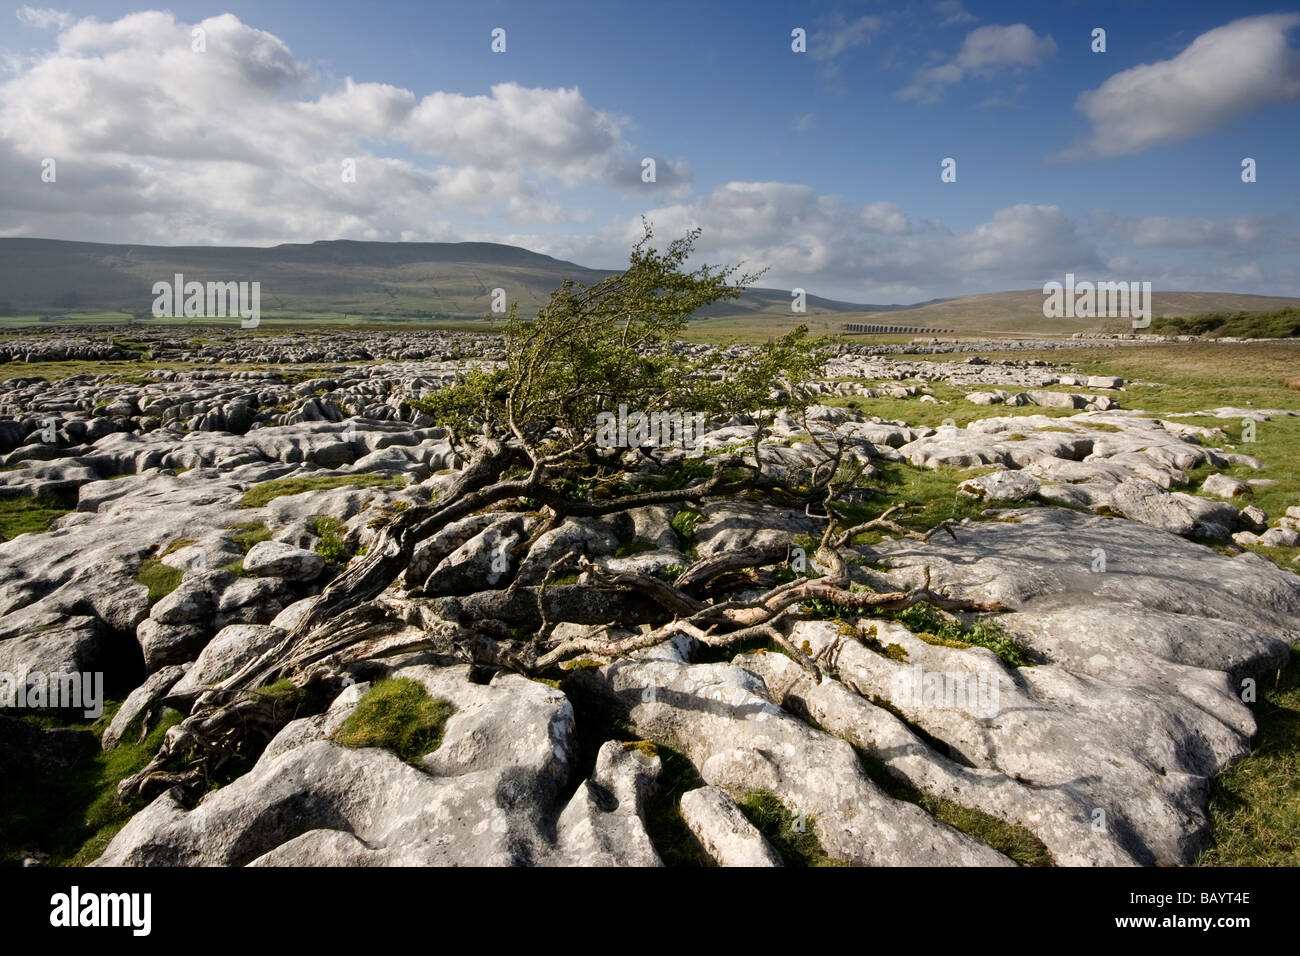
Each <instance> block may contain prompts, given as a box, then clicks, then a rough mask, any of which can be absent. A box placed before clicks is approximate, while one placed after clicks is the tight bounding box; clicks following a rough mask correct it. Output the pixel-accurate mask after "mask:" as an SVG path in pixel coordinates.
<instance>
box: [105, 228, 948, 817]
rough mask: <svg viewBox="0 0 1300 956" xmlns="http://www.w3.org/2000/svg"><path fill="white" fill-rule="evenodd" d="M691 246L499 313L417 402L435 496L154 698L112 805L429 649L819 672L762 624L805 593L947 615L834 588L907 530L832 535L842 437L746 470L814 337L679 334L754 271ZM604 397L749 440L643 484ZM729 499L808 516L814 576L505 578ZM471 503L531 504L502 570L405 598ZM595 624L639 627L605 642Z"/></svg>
mask: <svg viewBox="0 0 1300 956" xmlns="http://www.w3.org/2000/svg"><path fill="white" fill-rule="evenodd" d="M698 236H699V230H694V231H692V232H690V233H688V234H687V235H686V236H684V237H682V238H680V239H677V240H675V241H673V242H671V243H669V245H668V246H667V248H666V249H665V250H664V251H662V252H660V251H657V250H656V249H655V248H654V247H653V246H652V244H651V239H652V231H651V229H650V227H649V226H648V225H647V226H646V227H645V233H644V235H643V236H642V238H641V239H640V240H639V241H638V242H637V243H636V245H635V246H634V248H633V250H632V254H631V258H630V262H629V265H628V268H627V269H626V270H625V271H623V272H621V273H618V274H616V275H612V276H610V277H608V278H606V279H603V280H601V281H600V282H597V283H595V284H594V285H590V286H586V285H582V284H579V283H574V282H571V281H567V280H566V281H565V282H564V283H563V284H562V285H561V287H560V288H559V289H557V290H556V291H555V292H554V293H553V294H552V295H551V297H550V300H549V302H548V303H547V304H546V306H545V307H543V308H542V309H541V310H540V311H539V312H538V314H537V315H536V316H535V317H534V318H532V319H529V320H524V319H521V318H519V317H518V316H517V315H516V314H515V309H514V308H513V307H512V309H511V312H510V315H509V317H508V319H507V322H506V324H505V327H504V335H505V360H504V362H502V363H500V364H499V365H498V366H497V367H495V368H491V369H487V368H484V369H480V370H477V371H473V372H471V373H469V374H467V375H466V376H465V377H464V379H463V380H462V381H460V382H458V383H457V384H455V385H453V386H451V387H449V388H445V389H442V390H440V391H438V392H436V393H434V394H433V395H431V396H430V397H428V398H427V399H425V400H424V401H423V402H422V407H423V409H424V410H426V411H428V412H430V413H431V414H432V415H433V416H434V417H435V419H436V420H437V421H438V422H439V424H441V425H444V426H446V427H447V428H448V429H449V433H450V435H451V437H452V439H453V441H454V442H455V444H456V445H457V447H458V448H459V449H460V450H461V451H462V454H463V455H464V457H465V458H466V460H467V464H466V466H465V467H464V469H463V470H462V471H461V472H460V473H459V474H458V475H457V476H456V478H455V479H454V480H453V481H452V482H451V483H450V485H449V487H446V488H445V489H443V491H442V493H441V494H440V495H439V496H438V497H437V498H436V499H435V500H433V501H431V502H430V503H428V504H424V505H421V506H417V507H411V508H408V509H407V510H406V511H404V512H402V513H401V514H400V515H398V516H397V517H395V518H394V519H393V520H391V521H390V522H389V523H388V524H387V525H386V526H385V527H384V528H383V529H382V531H381V532H380V534H379V537H378V540H377V541H376V542H375V543H374V544H372V545H371V547H370V549H369V550H368V552H367V553H366V554H364V555H361V556H358V557H356V558H354V559H353V560H352V561H351V562H350V563H349V565H348V566H347V567H346V568H345V569H344V570H343V571H342V572H341V573H340V574H339V576H338V577H337V578H335V579H334V580H333V581H332V582H331V583H330V584H329V585H328V586H327V587H326V588H325V590H324V591H323V592H322V593H321V594H320V595H319V597H318V598H316V600H315V604H314V605H313V607H312V609H311V610H310V612H309V613H308V614H307V615H306V616H305V617H304V618H303V620H302V621H301V622H300V623H299V624H298V625H297V626H296V627H295V628H293V630H292V631H291V632H289V633H288V634H287V635H286V636H285V637H284V638H283V640H282V641H281V642H280V643H279V644H278V645H277V646H275V647H273V648H271V649H270V650H268V651H267V652H266V653H264V654H262V655H261V656H260V657H258V658H257V659H255V660H253V661H251V662H250V663H248V664H247V665H246V666H244V667H243V668H242V669H240V670H239V671H238V672H237V673H236V674H234V675H233V676H231V677H230V678H228V679H227V680H225V681H224V682H223V683H222V684H221V685H219V686H218V687H216V688H213V689H210V690H207V691H203V692H195V693H191V694H188V695H185V696H183V697H171V698H167V699H165V700H164V701H162V702H160V703H163V704H169V705H171V706H175V707H179V708H181V709H182V710H184V711H186V712H188V714H189V716H188V717H187V718H186V719H185V720H184V721H183V722H182V723H181V724H180V725H178V726H177V727H175V728H173V729H172V731H171V732H170V733H169V735H168V738H167V741H166V743H165V744H164V745H163V747H162V749H161V750H160V751H159V754H158V755H157V757H156V758H155V759H154V760H153V762H152V763H151V764H150V765H149V766H148V767H147V768H145V770H143V771H142V772H141V773H140V774H138V775H136V776H135V777H133V778H131V779H130V780H128V781H125V782H124V783H123V787H122V790H123V793H124V794H127V793H136V794H141V795H148V794H149V793H151V792H157V791H158V790H160V789H163V788H166V787H170V786H175V785H178V784H179V785H182V786H187V785H195V784H198V783H199V782H200V781H202V780H204V779H207V777H208V775H209V774H210V773H212V772H213V771H215V770H219V768H220V766H221V765H222V764H223V763H224V762H226V761H227V760H229V759H230V758H232V757H233V756H235V755H236V754H238V753H240V752H241V750H244V749H246V748H247V747H248V746H255V745H256V744H257V742H258V740H259V738H260V739H261V740H265V739H267V738H269V737H270V736H271V735H273V734H274V733H275V731H276V730H277V729H278V728H279V727H280V726H282V725H283V724H284V723H285V722H286V721H287V720H288V719H289V718H290V717H292V716H293V715H294V713H296V712H297V711H298V710H299V709H300V705H301V704H302V702H303V701H305V700H308V699H310V700H313V701H315V702H316V703H317V704H318V705H319V704H320V702H321V701H325V702H328V700H330V699H332V697H333V696H334V695H335V694H337V693H338V691H339V690H340V689H341V688H342V686H344V683H345V681H346V680H348V679H349V678H352V679H356V678H362V679H365V678H368V677H369V676H371V675H373V674H375V673H380V672H382V670H383V667H384V665H383V663H382V662H383V660H384V659H385V658H389V657H392V656H393V655H396V654H400V653H408V652H412V651H421V650H423V651H431V652H435V653H438V654H442V655H447V656H450V657H454V658H456V659H460V660H465V661H470V662H473V663H476V664H481V665H487V666H491V667H496V668H506V669H511V670H516V671H519V672H522V673H527V674H543V673H546V672H548V671H551V670H553V669H555V668H556V667H558V665H559V664H561V663H562V662H563V661H565V660H567V659H570V658H572V657H574V656H576V655H579V654H585V655H591V654H595V655H601V656H607V657H611V658H612V657H617V656H620V655H624V654H627V653H629V652H631V651H632V650H635V649H637V648H640V647H644V646H648V645H650V644H654V643H658V642H660V641H663V640H665V639H667V638H668V637H671V636H672V635H673V634H677V633H684V634H690V635H692V636H694V637H696V638H697V639H699V640H700V641H703V642H704V643H705V644H709V645H715V646H721V645H727V644H732V643H735V642H738V641H742V640H745V639H747V638H750V637H754V636H758V635H765V636H767V637H769V638H771V639H772V640H775V641H776V642H777V643H779V644H781V645H782V646H784V647H785V648H786V649H787V651H788V652H789V653H790V654H791V656H792V657H794V658H795V659H796V660H798V661H799V662H800V663H801V664H803V665H804V666H805V667H808V668H810V669H812V670H818V669H819V667H820V666H821V665H820V664H819V662H817V661H810V660H808V659H807V658H806V657H805V655H804V654H803V653H802V652H801V651H800V650H799V649H798V648H795V647H793V646H791V645H790V644H789V643H788V641H787V639H786V638H785V636H784V635H783V633H782V631H781V630H780V628H779V626H778V625H780V623H781V622H782V620H783V619H784V618H785V617H787V616H788V615H790V614H792V613H795V612H796V611H797V610H798V607H799V605H800V604H801V603H802V602H804V601H807V600H810V599H821V600H826V601H832V602H835V603H838V604H841V605H847V606H850V607H858V608H862V609H870V608H898V607H903V606H906V605H908V604H911V603H914V602H915V601H919V600H928V601H933V602H935V603H937V604H940V605H944V606H950V605H951V604H952V602H950V601H947V600H946V599H944V598H942V597H941V596H937V595H933V594H930V593H929V591H928V589H922V590H920V591H917V592H912V593H901V592H893V593H880V594H876V593H859V592H853V591H850V590H849V588H848V573H847V569H846V567H845V564H844V561H843V559H842V557H841V556H840V553H839V549H840V548H841V547H843V546H844V545H845V544H846V543H847V542H848V541H849V540H850V539H851V538H852V536H853V535H854V534H856V533H857V532H859V531H862V530H866V529H867V528H870V527H888V528H890V529H892V530H894V531H896V532H898V533H907V532H905V531H904V530H903V529H902V528H901V527H899V526H898V525H896V524H895V523H894V522H892V521H891V520H890V515H891V514H892V513H893V512H894V511H895V510H897V509H896V508H895V509H890V511H888V512H886V513H885V514H883V515H881V516H880V517H879V518H877V519H875V520H874V521H871V522H868V523H867V524H865V525H858V526H856V527H853V528H843V527H841V524H842V522H840V521H838V520H837V516H836V514H835V512H834V510H833V509H834V505H835V500H836V498H837V496H838V495H840V494H841V493H842V492H843V491H845V490H846V489H848V488H850V487H852V486H853V485H854V484H855V482H856V480H857V478H858V476H859V474H860V470H861V469H860V466H856V465H854V464H853V462H852V461H851V460H849V459H847V458H846V457H845V455H844V447H843V445H841V444H839V443H838V442H833V441H830V442H828V441H826V440H825V439H824V438H818V437H817V436H816V435H815V434H814V442H815V444H816V445H817V447H818V448H819V449H820V452H821V460H820V461H818V462H816V463H814V464H813V465H812V466H810V467H809V468H807V469H803V470H801V471H800V472H799V473H797V474H794V475H792V474H791V473H789V472H788V470H785V469H771V468H769V467H766V466H765V456H764V454H763V452H762V450H761V449H760V444H759V443H760V440H761V438H762V437H763V436H764V434H765V433H766V430H767V428H768V427H769V426H770V425H771V423H772V419H773V417H774V415H775V414H776V413H777V412H778V411H779V410H780V409H783V408H784V409H787V410H790V411H791V412H793V413H795V414H798V413H801V412H803V411H805V410H806V407H807V405H808V404H809V401H810V398H809V396H808V395H807V394H806V392H805V390H804V385H805V384H806V383H807V382H808V380H809V379H810V378H812V377H813V376H815V375H816V374H817V373H818V371H819V370H820V368H821V366H822V357H821V356H820V354H819V352H820V343H819V342H817V341H814V340H813V339H811V338H810V337H809V335H808V331H807V329H806V327H802V326H801V327H799V328H798V329H796V330H794V331H793V332H790V333H788V334H786V335H784V336H781V337H779V338H776V339H774V340H772V341H770V342H768V343H767V344H766V345H763V346H761V347H758V348H755V349H751V350H745V351H741V352H739V353H729V352H728V351H727V350H722V349H712V350H700V349H690V348H686V347H684V346H682V345H681V344H680V342H679V341H678V340H679V337H680V333H681V332H682V331H683V330H684V329H685V327H686V322H687V319H688V317H689V316H691V315H692V314H693V313H695V312H697V311H698V310H699V309H701V308H703V307H705V306H707V305H709V304H711V303H713V302H717V301H719V300H721V299H728V298H735V297H737V296H738V295H739V294H740V291H741V289H742V288H743V286H744V285H745V284H746V283H749V282H751V281H753V279H755V278H756V276H754V275H737V273H738V268H737V267H730V268H713V267H710V266H700V267H699V268H696V269H694V270H690V271H687V270H686V268H685V264H686V262H687V260H688V258H689V256H690V254H691V251H692V248H693V245H694V242H695V240H696V239H697V238H698ZM620 405H625V406H627V407H628V408H630V409H636V410H640V411H643V412H651V411H654V410H660V411H668V410H679V411H681V412H684V413H687V414H690V413H696V412H702V413H704V414H705V415H706V416H709V417H711V418H713V419H715V420H717V419H719V418H721V419H724V420H731V419H733V418H739V420H742V421H748V422H752V423H753V431H752V441H751V443H750V444H749V445H748V446H745V445H741V446H740V447H738V448H737V449H735V450H734V451H732V452H731V453H730V454H725V455H719V456H715V457H714V458H712V459H708V460H707V465H706V466H705V467H700V468H696V469H694V470H693V472H692V471H687V472H684V474H685V475H686V478H685V480H673V481H661V482H656V481H655V480H654V479H653V478H651V479H650V480H649V481H647V480H646V479H645V472H644V469H640V470H638V472H637V473H636V474H633V473H632V471H631V468H632V467H634V466H633V465H632V464H630V462H629V460H628V459H629V456H630V457H631V458H634V459H637V464H642V465H643V464H644V463H645V461H646V460H647V459H650V460H656V461H657V460H660V459H657V458H656V455H658V454H659V452H657V451H656V450H655V449H646V448H642V449H632V450H629V449H624V448H605V447H601V445H600V444H599V443H598V441H597V438H598V434H597V431H598V427H599V425H598V423H599V420H600V417H601V413H602V412H612V411H615V410H616V409H618V407H619V406H620ZM699 461H705V460H704V459H700V460H699ZM651 471H653V469H651ZM682 474H683V472H681V471H679V473H678V475H677V477H678V478H679V479H680V478H681V477H682ZM692 475H693V476H692ZM741 494H747V495H749V496H751V497H753V496H758V497H760V498H764V499H767V500H772V501H774V502H779V503H781V504H783V505H786V506H790V505H794V506H798V507H800V508H801V509H803V510H805V511H806V512H807V513H808V514H812V515H819V516H821V517H824V518H826V519H827V524H826V530H825V534H824V535H823V537H822V540H821V544H820V546H819V547H818V549H817V552H816V554H815V556H814V557H815V561H816V564H817V565H818V566H819V569H820V570H821V571H824V572H825V573H824V574H823V575H822V576H821V577H820V578H804V577H796V578H795V579H794V580H792V581H787V582H786V583H784V584H780V585H778V586H776V587H773V588H771V589H770V590H768V591H766V592H765V593H763V594H762V595H761V597H759V598H757V599H749V600H735V599H733V596H734V592H735V590H736V588H737V587H739V586H741V585H745V586H747V587H749V588H750V589H752V588H753V587H754V582H755V581H756V580H759V579H758V578H757V577H756V576H755V575H754V569H756V568H760V567H762V566H764V565H769V566H770V565H775V564H780V563H784V562H786V561H787V560H788V558H789V554H788V548H786V547H753V548H742V549H738V550H734V551H727V552H723V553H721V554H713V555H711V556H709V557H708V558H705V559H703V560H700V561H698V562H696V563H695V564H694V565H692V566H691V567H689V568H687V569H686V570H685V571H684V572H683V573H682V574H681V575H680V576H678V577H677V578H676V579H675V580H674V581H666V580H663V579H661V578H659V577H656V576H653V575H648V574H639V573H633V572H615V571H610V570H608V569H604V568H601V567H600V566H598V565H596V564H594V563H592V562H591V561H589V560H588V559H587V558H586V557H585V556H584V555H581V554H577V553H567V554H563V555H561V556H560V557H559V558H558V559H556V560H555V561H554V562H553V563H551V564H550V565H549V569H548V571H547V573H546V575H545V577H544V578H543V580H541V581H540V582H538V583H530V584H525V583H522V582H521V581H520V580H519V579H518V577H517V571H518V568H519V566H520V564H521V563H522V559H523V558H524V557H525V556H526V555H527V554H528V553H529V552H530V550H531V548H532V547H533V545H534V544H535V543H536V542H537V540H538V539H539V538H540V537H541V535H543V534H544V533H545V532H547V531H549V530H550V529H553V528H557V527H559V526H561V525H562V524H563V523H564V522H565V521H566V519H569V518H571V517H577V518H599V517H604V516H610V515H614V514H616V513H619V512H625V511H628V510H630V509H634V508H640V507H643V506H647V505H666V504H683V503H691V504H697V505H698V504H701V503H704V502H707V501H709V500H716V499H719V498H728V497H732V496H737V495H741ZM489 510H510V511H515V512H531V513H536V512H539V511H540V513H541V515H542V518H541V520H540V521H539V522H537V523H536V527H535V528H534V530H532V532H531V534H529V535H528V536H527V538H526V539H524V540H520V541H519V542H518V543H517V544H516V545H515V548H514V553H513V554H512V555H510V560H509V561H508V562H507V563H508V568H507V571H506V573H504V574H502V575H500V576H496V579H495V580H493V581H488V580H484V581H483V582H482V588H481V589H479V590H477V591H474V592H473V593H469V594H461V595H456V596H429V595H426V594H423V593H422V585H423V583H424V582H423V581H422V580H421V579H420V576H419V575H418V574H412V573H411V569H412V558H413V556H414V554H415V550H416V547H417V545H418V544H419V543H420V542H422V541H425V540H426V539H428V538H430V537H431V536H432V535H434V534H436V533H438V532H440V531H442V530H444V529H446V528H448V527H449V526H451V525H452V524H453V523H454V522H457V521H461V520H462V519H465V518H468V517H471V516H473V515H477V514H480V513H483V512H486V511H489ZM561 568H567V569H569V570H570V571H574V570H576V571H579V572H581V576H580V577H579V578H578V580H577V582H576V583H566V584H559V583H552V579H553V578H554V577H555V574H556V572H557V571H558V570H560V569H561ZM559 622H571V623H577V624H585V625H590V627H589V633H588V636H586V637H582V638H579V639H576V640H575V639H569V640H556V639H554V638H553V637H552V633H553V629H554V626H555V625H556V624H557V623H559ZM611 622H615V624H617V625H641V624H649V625H651V628H650V630H649V633H645V634H643V633H637V634H635V635H634V636H632V637H623V638H616V637H614V636H612V628H610V627H609V626H608V625H610V623H611ZM602 625H604V626H603V627H602ZM268 688H271V689H272V690H273V691H274V692H271V693H268V692H267V689H268Z"/></svg>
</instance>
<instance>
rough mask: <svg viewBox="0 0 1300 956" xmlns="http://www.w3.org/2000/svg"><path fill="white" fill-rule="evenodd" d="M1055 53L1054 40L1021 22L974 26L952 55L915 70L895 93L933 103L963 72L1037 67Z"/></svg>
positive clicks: (987, 72) (983, 75)
mask: <svg viewBox="0 0 1300 956" xmlns="http://www.w3.org/2000/svg"><path fill="white" fill-rule="evenodd" d="M1055 53H1056V41H1055V40H1053V39H1052V38H1051V37H1050V36H1039V35H1038V34H1037V33H1035V32H1034V31H1033V30H1031V29H1030V28H1029V27H1028V26H1026V25H1025V24H1023V23H1014V24H1012V25H1011V26H1005V27H1003V26H987V27H977V28H976V29H974V30H971V31H970V32H969V33H967V34H966V39H965V40H963V41H962V45H961V49H960V50H958V51H957V54H956V56H954V57H953V58H952V59H951V60H947V61H941V62H939V63H935V64H933V65H931V66H926V67H922V68H921V69H919V70H917V71H916V73H915V75H914V76H913V77H912V82H911V84H910V85H908V86H906V87H904V88H903V89H901V90H899V91H898V95H899V96H900V97H901V98H902V99H906V100H916V101H918V102H922V103H934V102H936V101H938V100H939V99H940V98H941V97H942V96H943V94H944V93H945V92H946V91H947V89H948V88H949V87H950V86H953V85H955V84H957V83H960V82H961V81H962V80H963V79H965V78H966V77H967V76H975V77H978V78H981V79H988V78H990V77H992V76H994V75H995V74H997V73H999V72H1001V71H1005V70H1024V69H1030V68H1036V67H1040V66H1042V65H1043V61H1044V60H1045V59H1046V58H1047V57H1049V56H1053V55H1054V54H1055Z"/></svg>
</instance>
